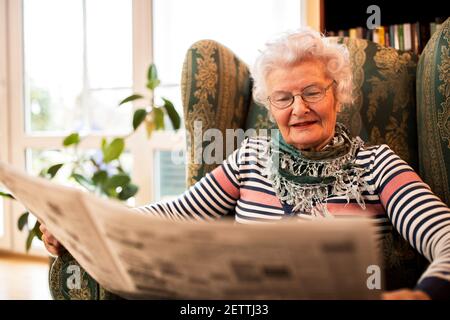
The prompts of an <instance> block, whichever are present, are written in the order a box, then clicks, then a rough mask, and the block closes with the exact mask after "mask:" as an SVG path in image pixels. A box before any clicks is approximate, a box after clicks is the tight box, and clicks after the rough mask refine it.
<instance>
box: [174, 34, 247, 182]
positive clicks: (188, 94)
mask: <svg viewBox="0 0 450 320" xmlns="http://www.w3.org/2000/svg"><path fill="white" fill-rule="evenodd" d="M181 91H182V98H183V108H184V115H185V124H186V131H187V132H188V136H189V139H190V141H189V142H188V144H187V148H188V150H187V153H188V155H189V157H190V159H192V161H190V162H189V165H188V166H189V167H188V172H189V173H188V177H187V184H188V185H192V184H194V183H195V182H196V181H198V180H199V179H200V178H201V177H203V176H204V175H205V174H206V173H207V172H209V171H211V170H212V169H213V168H214V167H215V166H217V164H196V163H195V161H194V159H195V156H196V154H198V153H200V154H201V152H202V150H203V148H205V147H206V146H207V145H208V142H204V141H202V140H203V139H202V137H198V136H195V132H196V128H195V126H196V125H198V126H200V127H202V128H203V131H204V130H206V129H209V128H214V129H218V130H219V131H220V132H225V130H226V129H238V128H243V127H244V124H245V120H246V116H247V113H248V106H249V104H250V100H251V81H250V76H249V72H248V68H247V66H246V65H245V63H244V62H243V61H242V60H240V59H239V58H238V57H237V56H235V55H234V54H233V53H232V52H231V51H230V50H229V49H227V48H226V47H224V46H222V45H220V44H219V43H217V42H215V41H212V40H208V41H199V42H197V43H195V44H194V45H193V46H192V47H191V48H190V49H189V50H188V52H187V54H186V58H185V62H184V65H183V73H182V80H181ZM197 131H200V132H201V130H200V129H197ZM222 152H223V156H224V157H225V156H226V150H225V146H224V150H222Z"/></svg>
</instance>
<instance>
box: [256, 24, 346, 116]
mask: <svg viewBox="0 0 450 320" xmlns="http://www.w3.org/2000/svg"><path fill="white" fill-rule="evenodd" d="M311 59H312V60H315V59H317V60H319V61H321V62H322V63H323V64H324V65H325V66H326V74H327V76H328V77H329V78H330V79H333V80H335V81H336V83H337V85H336V89H335V91H334V93H335V97H336V100H337V101H338V102H339V103H340V104H341V105H344V104H349V103H352V100H353V99H352V70H351V66H350V58H349V52H348V50H347V48H346V47H345V46H344V45H342V44H338V43H335V42H332V41H330V39H328V38H326V37H325V36H323V35H322V34H321V33H319V32H317V31H314V30H312V29H311V28H302V29H298V30H296V31H293V32H287V33H285V34H283V35H282V36H281V37H279V38H278V39H275V40H274V41H270V42H268V43H266V47H265V49H264V50H263V51H262V52H261V54H260V56H259V57H258V58H257V60H256V62H255V64H254V66H253V69H252V78H253V81H254V83H253V99H254V100H255V101H256V102H258V103H260V104H262V105H264V106H265V107H266V108H269V102H268V100H267V97H268V92H267V87H266V79H267V77H268V76H269V74H270V73H271V72H272V71H273V70H275V69H277V68H286V67H290V66H296V65H298V64H300V63H301V62H303V61H307V60H311Z"/></svg>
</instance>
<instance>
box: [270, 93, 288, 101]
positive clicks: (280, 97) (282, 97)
mask: <svg viewBox="0 0 450 320" xmlns="http://www.w3.org/2000/svg"><path fill="white" fill-rule="evenodd" d="M291 98H292V96H291V95H288V94H283V95H275V96H274V100H275V101H280V102H283V101H289V100H291Z"/></svg>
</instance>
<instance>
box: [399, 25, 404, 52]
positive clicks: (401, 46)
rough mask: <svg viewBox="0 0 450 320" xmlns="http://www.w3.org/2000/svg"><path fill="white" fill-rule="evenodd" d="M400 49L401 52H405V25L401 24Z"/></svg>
mask: <svg viewBox="0 0 450 320" xmlns="http://www.w3.org/2000/svg"><path fill="white" fill-rule="evenodd" d="M398 48H399V49H400V50H402V51H403V50H405V38H404V35H403V25H402V24H399V25H398Z"/></svg>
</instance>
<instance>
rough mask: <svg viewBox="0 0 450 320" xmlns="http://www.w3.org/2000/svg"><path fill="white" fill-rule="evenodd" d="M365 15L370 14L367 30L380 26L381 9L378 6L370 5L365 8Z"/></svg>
mask: <svg viewBox="0 0 450 320" xmlns="http://www.w3.org/2000/svg"><path fill="white" fill-rule="evenodd" d="M366 13H369V14H370V13H371V15H370V16H369V17H368V18H367V23H366V25H367V29H371V30H373V29H376V28H378V27H379V26H380V25H381V9H380V7H379V6H377V5H375V4H372V5H370V6H368V7H367V11H366Z"/></svg>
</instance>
